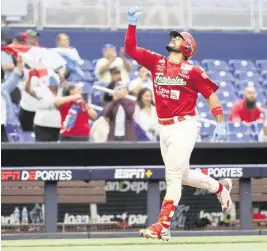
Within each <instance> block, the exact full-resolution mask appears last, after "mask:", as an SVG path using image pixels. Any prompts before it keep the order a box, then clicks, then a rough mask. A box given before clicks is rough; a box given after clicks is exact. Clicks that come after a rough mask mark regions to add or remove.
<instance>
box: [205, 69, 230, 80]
mask: <svg viewBox="0 0 267 251" xmlns="http://www.w3.org/2000/svg"><path fill="white" fill-rule="evenodd" d="M207 73H208V75H209V77H210V78H211V79H212V80H214V79H217V80H218V81H233V80H234V77H233V75H232V73H231V72H229V71H208V72H207Z"/></svg>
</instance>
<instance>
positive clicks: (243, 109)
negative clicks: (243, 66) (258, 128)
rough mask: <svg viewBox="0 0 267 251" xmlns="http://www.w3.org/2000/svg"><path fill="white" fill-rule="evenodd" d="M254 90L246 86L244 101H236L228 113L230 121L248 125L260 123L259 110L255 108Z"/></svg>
mask: <svg viewBox="0 0 267 251" xmlns="http://www.w3.org/2000/svg"><path fill="white" fill-rule="evenodd" d="M256 96H257V94H256V90H255V88H254V87H253V86H248V87H247V88H246V89H245V91H244V99H241V100H239V101H237V102H236V103H235V104H234V105H233V107H232V109H231V112H230V118H229V119H230V121H241V122H246V123H250V122H253V121H257V122H261V121H262V118H261V110H260V109H259V108H258V107H257V105H256V102H257V99H256Z"/></svg>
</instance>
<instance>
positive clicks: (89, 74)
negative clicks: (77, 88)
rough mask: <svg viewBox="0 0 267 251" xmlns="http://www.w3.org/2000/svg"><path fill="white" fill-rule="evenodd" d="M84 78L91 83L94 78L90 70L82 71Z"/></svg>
mask: <svg viewBox="0 0 267 251" xmlns="http://www.w3.org/2000/svg"><path fill="white" fill-rule="evenodd" d="M84 80H85V81H86V82H90V83H92V82H94V80H95V78H94V77H93V75H92V73H91V72H89V71H86V72H84Z"/></svg>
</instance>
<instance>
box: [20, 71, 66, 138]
mask: <svg viewBox="0 0 267 251" xmlns="http://www.w3.org/2000/svg"><path fill="white" fill-rule="evenodd" d="M38 77H39V76H38V73H37V72H36V71H34V70H33V71H31V72H30V77H29V79H28V81H27V83H26V87H25V90H26V91H27V92H28V93H29V94H30V95H31V96H32V97H34V98H36V99H37V100H38V105H37V109H36V113H35V116H34V121H33V122H34V133H35V140H36V141H37V142H41V141H58V139H59V130H60V120H61V118H60V113H59V111H58V110H57V109H56V107H55V101H56V97H58V96H61V94H62V88H61V87H60V86H59V83H60V78H59V76H58V75H57V74H56V73H54V74H53V72H50V74H49V85H48V86H46V85H45V84H43V83H42V82H41V81H40V80H39V78H38ZM32 85H33V86H32Z"/></svg>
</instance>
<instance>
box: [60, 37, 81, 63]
mask: <svg viewBox="0 0 267 251" xmlns="http://www.w3.org/2000/svg"><path fill="white" fill-rule="evenodd" d="M56 45H57V48H58V52H60V49H62V53H63V52H64V50H66V49H69V50H71V52H70V53H69V54H70V55H69V56H70V57H71V59H73V60H75V61H76V62H77V63H78V64H83V60H82V59H81V57H80V55H79V52H78V51H77V49H76V48H73V47H71V46H70V38H69V36H68V35H67V34H65V33H59V34H58V35H57V38H56Z"/></svg>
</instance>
